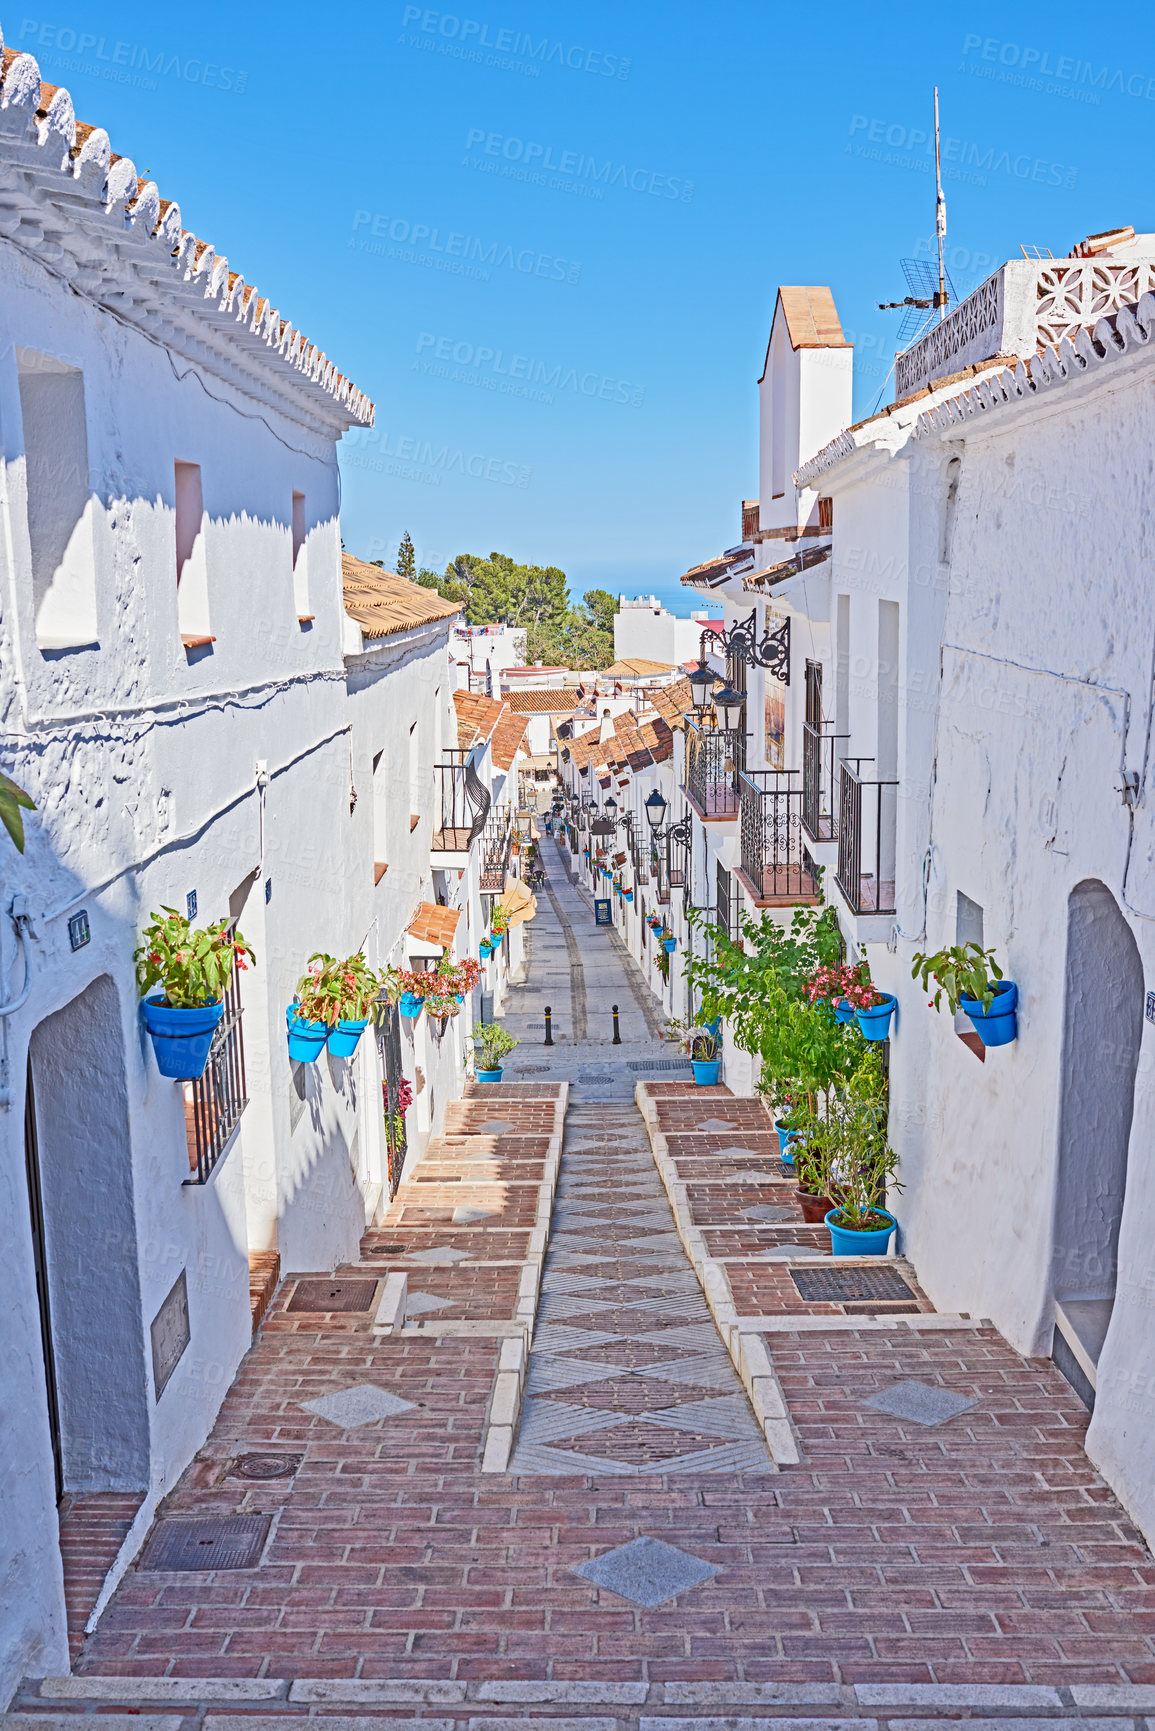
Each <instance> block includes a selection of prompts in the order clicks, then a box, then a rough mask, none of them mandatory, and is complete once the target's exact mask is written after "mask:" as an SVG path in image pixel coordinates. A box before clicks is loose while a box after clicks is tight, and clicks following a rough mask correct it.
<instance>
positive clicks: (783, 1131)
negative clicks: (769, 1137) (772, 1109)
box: [774, 1120, 802, 1166]
mask: <svg viewBox="0 0 1155 1731" xmlns="http://www.w3.org/2000/svg"><path fill="white" fill-rule="evenodd" d="M774 1128H775V1130H777V1132H778V1158H779V1160H781V1161H782V1162H783V1164H784V1165H786V1166H793V1164H794V1149H793V1147H792V1146H791V1144H792V1143H794V1142H799V1141H801V1139H802V1132H801V1130H788V1129H787V1128H786V1126H785V1124H779V1123H778V1121H777V1120H775V1123H774Z"/></svg>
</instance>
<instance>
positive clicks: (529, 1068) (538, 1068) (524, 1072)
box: [506, 1064, 549, 1081]
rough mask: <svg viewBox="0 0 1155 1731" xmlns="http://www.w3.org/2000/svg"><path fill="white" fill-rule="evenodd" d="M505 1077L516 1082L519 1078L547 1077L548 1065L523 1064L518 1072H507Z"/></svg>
mask: <svg viewBox="0 0 1155 1731" xmlns="http://www.w3.org/2000/svg"><path fill="white" fill-rule="evenodd" d="M506 1075H507V1076H510V1077H512V1078H513V1080H514V1081H516V1080H517V1079H518V1077H520V1076H548V1075H549V1065H548V1064H523V1065H522V1066H521V1069H520V1070H507V1071H506Z"/></svg>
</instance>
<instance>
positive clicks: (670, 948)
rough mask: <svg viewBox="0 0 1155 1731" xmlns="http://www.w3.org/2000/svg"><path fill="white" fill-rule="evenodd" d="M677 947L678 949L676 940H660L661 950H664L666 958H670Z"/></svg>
mask: <svg viewBox="0 0 1155 1731" xmlns="http://www.w3.org/2000/svg"><path fill="white" fill-rule="evenodd" d="M677 947H678V940H677V938H663V939H662V948H663V949H664V950H665V952H666V954H667V955H668V956H672V955H673V953H674V951H675V950H676V949H677Z"/></svg>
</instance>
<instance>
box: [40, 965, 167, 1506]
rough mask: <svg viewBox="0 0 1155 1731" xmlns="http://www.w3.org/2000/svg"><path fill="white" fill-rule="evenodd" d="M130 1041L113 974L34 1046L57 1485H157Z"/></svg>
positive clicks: (65, 1488)
mask: <svg viewBox="0 0 1155 1731" xmlns="http://www.w3.org/2000/svg"><path fill="white" fill-rule="evenodd" d="M122 1040H123V1034H122V1031H121V1018H120V1004H119V1001H118V998H117V993H116V987H115V986H114V985H113V982H112V980H111V979H110V978H109V977H108V975H107V974H105V975H102V976H101V977H100V978H99V979H96V980H94V981H93V982H92V984H91V985H89V986H88V987H87V988H86V990H85V991H83V992H81V994H80V996H79V997H76V998H73V1000H72V1002H71V1003H70V1004H66V1005H65V1006H64V1008H63V1009H62V1010H57V1011H56V1012H55V1014H53V1015H51V1016H48V1017H46V1018H45V1020H44V1021H43V1022H41V1023H40V1024H39V1025H38V1026H37V1027H36V1028H35V1029H34V1030H33V1034H32V1040H31V1045H30V1049H29V1064H28V1076H29V1090H28V1103H27V1112H26V1117H25V1151H26V1156H27V1163H28V1184H29V1207H30V1216H31V1229H32V1234H33V1245H34V1253H35V1259H36V1273H37V1287H38V1298H39V1300H40V1314H41V1329H42V1334H43V1345H44V1359H45V1375H46V1380H47V1382H48V1389H47V1400H48V1413H49V1428H50V1430H51V1432H52V1440H53V1452H54V1454H55V1456H56V1472H57V1488H58V1493H59V1492H74V1491H75V1492H84V1491H135V1490H143V1489H145V1488H146V1487H147V1485H148V1471H149V1426H148V1384H147V1380H146V1369H145V1351H144V1343H143V1338H142V1322H141V1298H140V1279H139V1272H138V1265H137V1243H136V1218H135V1209H134V1204H133V1189H132V1160H131V1144H130V1141H129V1133H128V1094H127V1089H126V1086H125V1074H124V1051H123V1046H122Z"/></svg>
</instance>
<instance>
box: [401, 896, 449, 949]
mask: <svg viewBox="0 0 1155 1731" xmlns="http://www.w3.org/2000/svg"><path fill="white" fill-rule="evenodd" d="M460 918H461V909H460V908H443V907H442V906H441V903H440V902H422V903H421V906H420V907H419V908H418V910H417V912H416V913H415V914H414V916H413V918H412V919H411V920H410V922H409V925H408V927H407V930H408V932H409V936H410V937H411V938H416V939H417V942H418V943H419V944H440V945H441V947H442V949H448V948H449V946H450V944H451V943H452V942H453V936H454V933H455V932H456V930H457V922H458V920H459V919H460Z"/></svg>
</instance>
